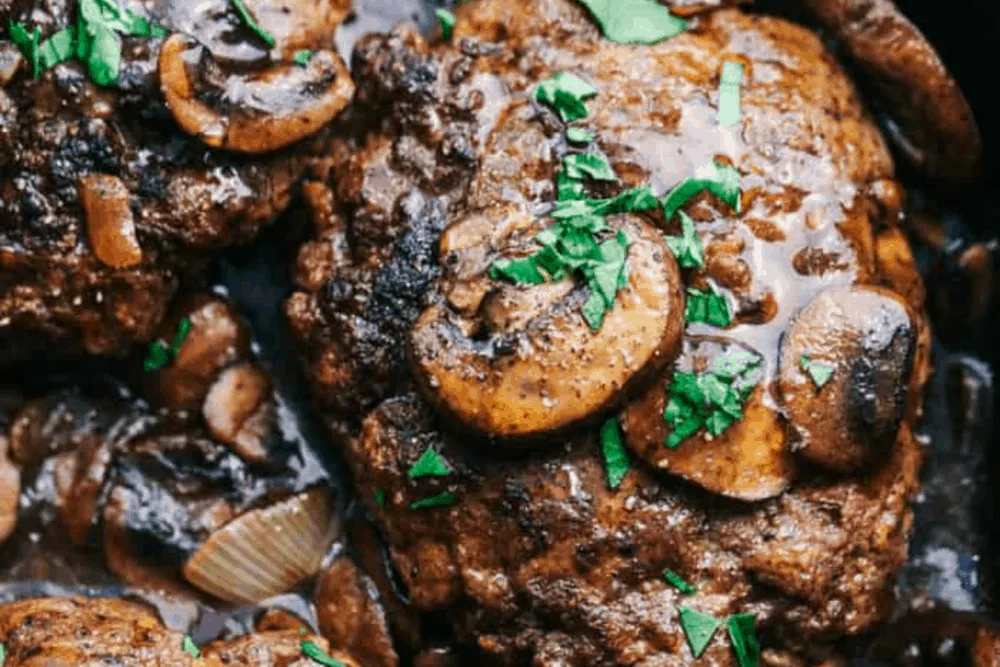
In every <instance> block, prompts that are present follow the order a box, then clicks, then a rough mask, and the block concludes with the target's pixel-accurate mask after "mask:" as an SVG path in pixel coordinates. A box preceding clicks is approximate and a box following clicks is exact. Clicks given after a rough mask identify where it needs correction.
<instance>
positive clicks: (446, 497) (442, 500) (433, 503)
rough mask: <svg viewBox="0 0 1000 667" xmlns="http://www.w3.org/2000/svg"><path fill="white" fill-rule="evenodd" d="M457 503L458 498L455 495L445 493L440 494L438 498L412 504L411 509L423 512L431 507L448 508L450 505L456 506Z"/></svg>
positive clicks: (425, 499)
mask: <svg viewBox="0 0 1000 667" xmlns="http://www.w3.org/2000/svg"><path fill="white" fill-rule="evenodd" d="M456 502H458V498H456V497H455V494H453V493H451V492H449V491H445V492H444V493H439V494H437V495H436V496H432V497H430V498H424V499H423V500H418V501H416V502H412V503H410V509H411V510H422V509H427V508H430V507H446V506H448V505H454V504H455V503H456Z"/></svg>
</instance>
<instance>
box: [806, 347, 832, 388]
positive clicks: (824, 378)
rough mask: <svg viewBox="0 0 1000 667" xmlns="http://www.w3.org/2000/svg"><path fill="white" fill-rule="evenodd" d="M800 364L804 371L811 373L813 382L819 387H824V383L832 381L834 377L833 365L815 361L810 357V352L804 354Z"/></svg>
mask: <svg viewBox="0 0 1000 667" xmlns="http://www.w3.org/2000/svg"><path fill="white" fill-rule="evenodd" d="M799 366H800V367H801V368H802V370H803V371H805V372H806V373H808V374H809V377H811V378H812V381H813V384H815V385H816V388H817V389H822V388H823V385H825V384H826V383H827V382H829V381H830V378H832V377H833V371H834V367H833V366H827V365H826V364H821V363H819V362H816V361H813V360H811V359H810V358H809V355H808V354H803V355H802V357H801V358H800V359H799Z"/></svg>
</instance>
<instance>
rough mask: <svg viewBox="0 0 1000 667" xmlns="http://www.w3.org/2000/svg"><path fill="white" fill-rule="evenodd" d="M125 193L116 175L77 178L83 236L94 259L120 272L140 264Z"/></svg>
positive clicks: (136, 241) (129, 208)
mask: <svg viewBox="0 0 1000 667" xmlns="http://www.w3.org/2000/svg"><path fill="white" fill-rule="evenodd" d="M129 197H130V195H129V191H128V189H127V188H126V187H125V184H124V183H122V182H121V179H119V178H118V177H117V176H108V175H106V174H90V175H88V176H83V177H81V178H80V202H81V203H82V204H83V211H84V214H85V215H86V219H87V237H88V238H89V239H90V247H91V249H92V250H93V251H94V255H95V256H96V257H97V259H99V260H101V262H102V263H104V264H105V265H107V266H110V267H112V268H115V269H121V268H125V267H128V266H135V265H136V264H138V263H139V262H141V261H142V248H140V247H139V241H138V240H137V239H136V236H135V221H134V220H133V218H132V208H131V206H130V202H129Z"/></svg>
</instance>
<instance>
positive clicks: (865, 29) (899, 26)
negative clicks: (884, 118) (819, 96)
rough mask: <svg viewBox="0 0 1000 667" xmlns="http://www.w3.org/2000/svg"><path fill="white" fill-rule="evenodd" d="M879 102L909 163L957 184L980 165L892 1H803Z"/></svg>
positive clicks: (957, 100)
mask: <svg viewBox="0 0 1000 667" xmlns="http://www.w3.org/2000/svg"><path fill="white" fill-rule="evenodd" d="M806 6H807V7H808V8H809V9H810V10H811V11H812V12H813V13H814V14H815V15H816V16H817V18H819V20H820V21H821V22H822V23H824V24H825V25H826V26H827V27H829V28H830V29H831V30H832V31H833V34H834V35H835V36H836V37H837V38H838V39H840V40H841V41H843V43H844V45H845V46H846V47H847V52H848V53H849V54H850V55H851V57H852V58H854V60H855V61H857V63H858V64H859V65H860V69H861V72H862V74H863V75H866V76H867V77H868V78H869V80H870V81H871V82H872V87H873V88H874V89H875V91H876V92H877V93H878V94H879V95H880V96H881V97H882V98H883V102H884V106H885V110H886V111H887V112H888V113H889V114H890V116H891V117H892V119H893V121H895V123H894V126H893V127H894V132H893V133H892V134H893V136H892V138H893V139H895V140H896V144H897V145H898V146H899V148H900V149H901V150H902V151H903V154H904V155H906V156H907V157H908V158H909V159H910V160H911V161H912V162H913V163H914V164H915V165H917V166H918V167H920V168H922V169H923V170H925V171H926V172H927V173H929V174H930V175H931V176H933V177H934V178H937V179H940V180H941V181H945V182H951V183H960V182H963V181H967V180H970V179H973V178H975V177H977V176H978V174H979V171H980V169H981V168H982V149H983V147H982V141H981V139H980V135H979V128H978V126H977V125H976V120H975V118H974V117H973V115H972V109H971V108H969V104H968V102H966V100H965V96H964V95H963V94H962V91H961V89H960V88H959V87H958V84H957V83H956V82H955V80H954V79H953V78H952V76H951V74H950V73H949V72H948V70H947V68H946V67H945V65H944V63H943V62H942V61H941V58H940V57H939V56H938V54H937V52H936V51H935V50H934V47H933V46H932V45H931V44H930V42H928V41H927V38H926V37H924V35H923V34H922V33H921V32H920V30H919V29H918V28H917V27H916V26H915V25H913V23H911V22H910V20H909V19H907V18H906V16H905V15H904V14H903V13H902V12H901V11H900V10H899V8H898V7H897V6H896V3H895V2H893V0H807V2H806Z"/></svg>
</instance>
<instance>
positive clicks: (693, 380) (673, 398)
mask: <svg viewBox="0 0 1000 667" xmlns="http://www.w3.org/2000/svg"><path fill="white" fill-rule="evenodd" d="M759 366H760V359H759V358H758V357H756V356H755V355H753V354H750V353H749V352H747V351H746V350H743V349H740V348H737V349H736V350H734V351H733V352H730V353H728V354H725V355H723V356H721V357H718V358H717V359H716V360H715V361H714V362H713V364H712V366H711V368H710V369H709V370H708V371H706V372H704V373H700V374H699V373H691V372H680V371H678V372H676V373H674V376H673V378H672V379H671V382H670V385H669V386H668V387H667V392H668V393H669V394H670V398H669V399H668V400H667V405H666V407H665V408H664V411H663V419H664V421H666V422H667V424H669V425H670V427H671V432H670V435H669V436H668V437H667V440H666V442H665V443H664V444H665V445H666V446H667V447H670V448H671V449H676V448H677V447H678V446H679V445H680V444H681V443H682V442H684V441H685V440H686V439H687V438H689V437H691V436H692V435H694V434H695V433H697V432H698V431H700V430H701V429H703V428H704V429H705V430H706V431H708V433H709V434H710V435H711V436H712V437H718V436H720V435H722V434H723V433H724V432H725V431H726V429H728V428H729V427H730V426H732V425H733V423H735V422H736V421H737V420H740V419H742V418H743V405H744V404H745V403H746V402H747V400H749V398H750V395H751V394H752V393H753V388H754V387H755V386H756V384H757V381H756V380H755V379H751V377H750V376H751V375H752V374H753V373H754V371H756V370H757V369H758V368H759Z"/></svg>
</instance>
